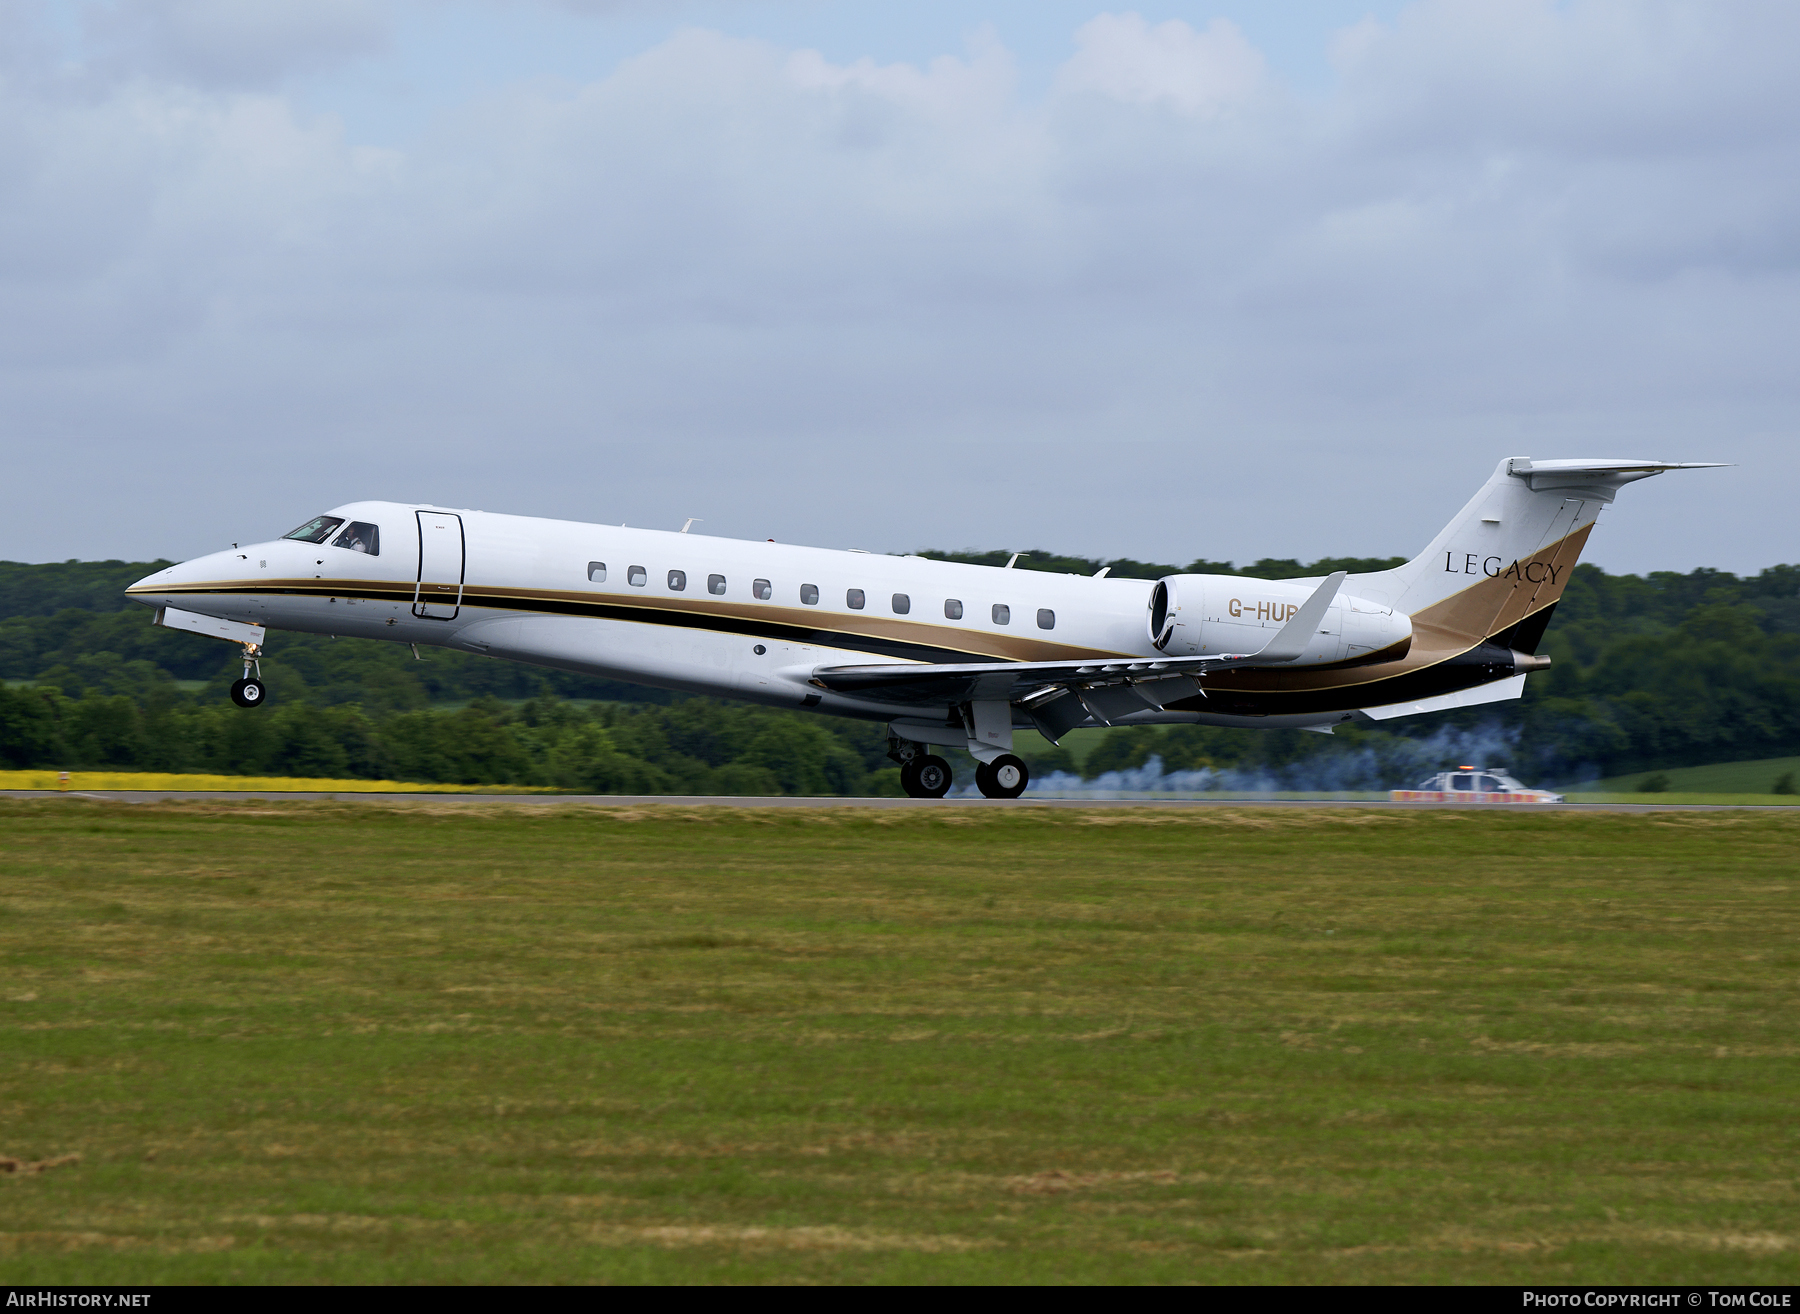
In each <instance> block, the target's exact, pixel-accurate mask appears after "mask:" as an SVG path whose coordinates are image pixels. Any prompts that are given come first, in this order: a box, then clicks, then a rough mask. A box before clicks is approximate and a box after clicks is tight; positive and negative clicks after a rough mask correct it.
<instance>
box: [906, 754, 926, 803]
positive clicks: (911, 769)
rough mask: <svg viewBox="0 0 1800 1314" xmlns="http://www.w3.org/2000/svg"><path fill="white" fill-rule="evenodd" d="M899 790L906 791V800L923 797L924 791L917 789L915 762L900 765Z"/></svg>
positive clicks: (917, 767)
mask: <svg viewBox="0 0 1800 1314" xmlns="http://www.w3.org/2000/svg"><path fill="white" fill-rule="evenodd" d="M900 788H901V789H903V790H905V791H906V796H907V797H908V798H924V797H925V791H924V790H922V789H920V788H919V764H918V763H917V762H916V761H915V762H902V763H901V764H900Z"/></svg>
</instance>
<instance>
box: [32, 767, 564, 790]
mask: <svg viewBox="0 0 1800 1314" xmlns="http://www.w3.org/2000/svg"><path fill="white" fill-rule="evenodd" d="M0 789H68V790H93V789H144V790H157V791H166V790H196V791H201V790H230V791H233V792H235V793H256V794H288V793H327V794H467V793H470V792H480V793H483V794H536V793H542V792H543V791H541V790H537V789H532V788H528V787H526V786H522V785H422V784H417V783H413V782H406V781H398V780H321V779H317V778H313V777H305V776H207V775H200V774H197V773H188V772H174V771H71V772H69V773H68V779H67V780H64V779H62V773H61V772H57V771H0Z"/></svg>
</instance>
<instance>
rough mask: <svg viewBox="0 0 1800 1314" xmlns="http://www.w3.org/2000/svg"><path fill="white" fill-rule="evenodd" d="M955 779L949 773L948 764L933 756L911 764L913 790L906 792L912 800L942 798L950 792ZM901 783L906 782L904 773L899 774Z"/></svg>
mask: <svg viewBox="0 0 1800 1314" xmlns="http://www.w3.org/2000/svg"><path fill="white" fill-rule="evenodd" d="M954 779H955V777H954V776H953V775H952V774H951V772H950V764H949V763H948V762H946V761H944V759H943V758H941V757H938V756H936V755H935V754H933V755H932V756H930V757H922V758H920V759H919V760H918V761H917V762H915V763H913V769H912V782H913V788H912V789H909V790H907V793H909V794H911V795H912V796H913V797H914V798H942V797H943V796H944V795H946V794H948V793H949V792H950V785H951V782H952V781H953V780H954ZM900 780H901V782H902V783H905V781H906V773H905V772H901V773H900Z"/></svg>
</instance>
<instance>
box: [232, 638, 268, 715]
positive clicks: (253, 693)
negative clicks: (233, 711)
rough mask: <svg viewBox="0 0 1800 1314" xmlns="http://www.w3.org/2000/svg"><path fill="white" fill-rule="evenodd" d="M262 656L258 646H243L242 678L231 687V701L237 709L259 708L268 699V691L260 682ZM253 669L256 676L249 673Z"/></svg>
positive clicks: (260, 648) (248, 644)
mask: <svg viewBox="0 0 1800 1314" xmlns="http://www.w3.org/2000/svg"><path fill="white" fill-rule="evenodd" d="M261 656H262V647H261V645H260V644H255V643H246V644H245V645H244V678H243V679H241V680H239V681H237V682H236V683H235V684H233V685H232V686H231V701H232V702H234V703H236V704H237V705H238V706H239V707H261V706H262V705H263V704H264V703H265V702H267V701H268V698H269V690H268V687H267V686H266V685H264V684H263V682H262V662H261V661H260V660H258V659H259V658H260V657H261ZM252 669H254V670H255V672H256V674H255V675H252V674H251V673H250V672H251V670H252Z"/></svg>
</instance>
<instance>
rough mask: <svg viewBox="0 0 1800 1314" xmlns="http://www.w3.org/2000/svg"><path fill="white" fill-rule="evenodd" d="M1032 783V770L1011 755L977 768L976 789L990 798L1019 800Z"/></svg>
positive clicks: (1003, 755)
mask: <svg viewBox="0 0 1800 1314" xmlns="http://www.w3.org/2000/svg"><path fill="white" fill-rule="evenodd" d="M1030 783H1031V768H1029V767H1027V766H1026V765H1025V763H1024V762H1023V761H1021V760H1020V759H1018V758H1016V757H1014V756H1013V755H1012V754H1011V753H1002V754H1001V755H1000V756H999V757H997V758H995V759H994V760H993V761H992V762H983V763H982V764H981V765H980V766H978V767H976V768H975V787H976V788H977V789H979V790H980V791H981V792H982V793H983V794H985V795H987V796H988V797H989V798H1017V797H1018V796H1019V795H1021V794H1023V793H1024V792H1025V786H1026V785H1028V784H1030Z"/></svg>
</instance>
